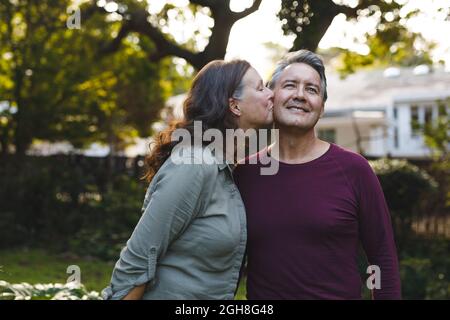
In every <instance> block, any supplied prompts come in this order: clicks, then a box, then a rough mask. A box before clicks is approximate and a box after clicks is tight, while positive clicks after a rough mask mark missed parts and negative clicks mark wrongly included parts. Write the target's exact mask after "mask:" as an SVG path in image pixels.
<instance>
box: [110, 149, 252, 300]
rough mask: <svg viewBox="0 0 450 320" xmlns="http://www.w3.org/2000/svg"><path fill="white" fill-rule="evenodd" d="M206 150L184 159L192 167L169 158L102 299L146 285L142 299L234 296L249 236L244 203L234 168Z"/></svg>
mask: <svg viewBox="0 0 450 320" xmlns="http://www.w3.org/2000/svg"><path fill="white" fill-rule="evenodd" d="M201 150H203V151H204V152H203V158H202V159H199V158H198V153H197V155H196V154H195V153H194V152H191V153H190V154H189V155H188V156H185V158H184V160H186V159H188V160H191V164H186V163H183V164H177V162H175V161H173V159H172V158H169V159H168V160H166V162H165V163H164V164H163V165H162V167H161V168H160V170H158V172H157V174H156V175H155V176H154V178H153V180H152V182H151V183H150V185H149V187H148V189H147V193H146V196H145V199H144V204H143V208H142V210H143V214H142V216H141V219H140V220H139V222H138V224H137V226H136V228H135V229H134V231H133V234H132V235H131V237H130V239H129V240H128V242H127V245H126V247H124V248H123V250H122V251H121V253H120V258H119V260H118V261H117V263H116V265H115V267H114V270H113V273H112V277H111V283H110V285H109V286H108V287H107V288H105V289H104V290H103V292H102V296H103V298H104V299H122V298H123V297H124V296H126V295H127V294H128V292H129V291H130V290H131V289H132V288H133V287H135V286H139V285H142V284H144V283H147V286H146V291H145V294H144V296H143V299H233V298H234V294H235V291H236V287H237V283H238V280H239V272H240V268H241V264H242V261H243V257H244V253H245V246H246V241H247V231H246V217H245V209H244V204H243V202H242V199H241V196H240V194H239V191H238V189H237V187H236V185H235V184H234V181H233V177H232V172H231V168H230V167H229V165H227V164H226V163H217V161H215V160H216V158H214V157H213V155H212V153H211V152H210V151H209V149H208V148H203V149H201ZM208 151H209V152H208ZM186 157H188V158H186ZM205 159H206V160H208V161H207V163H213V162H216V163H213V164H206V163H205ZM192 162H193V164H192ZM195 163H197V164H195Z"/></svg>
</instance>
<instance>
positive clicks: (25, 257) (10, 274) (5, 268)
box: [0, 249, 114, 292]
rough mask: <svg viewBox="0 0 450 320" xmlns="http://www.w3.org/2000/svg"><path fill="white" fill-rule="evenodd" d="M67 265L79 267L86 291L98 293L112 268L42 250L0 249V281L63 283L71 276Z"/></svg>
mask: <svg viewBox="0 0 450 320" xmlns="http://www.w3.org/2000/svg"><path fill="white" fill-rule="evenodd" d="M70 265H78V266H79V267H80V270H81V282H82V283H83V284H84V286H85V287H86V289H87V290H88V291H92V290H94V291H98V292H100V291H101V290H102V289H103V288H105V287H106V286H107V284H108V283H109V280H110V278H111V272H112V269H113V267H114V263H112V262H103V261H99V260H93V259H82V258H79V257H76V256H69V255H55V254H50V253H47V252H45V251H43V250H36V249H32V250H24V249H18V250H2V251H0V280H4V281H7V282H9V283H21V282H28V283H30V284H37V283H55V282H57V283H66V282H67V278H68V277H69V276H70V275H71V274H68V273H66V271H67V267H68V266H70Z"/></svg>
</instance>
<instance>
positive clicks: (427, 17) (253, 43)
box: [226, 0, 450, 78]
mask: <svg viewBox="0 0 450 320" xmlns="http://www.w3.org/2000/svg"><path fill="white" fill-rule="evenodd" d="M341 1H343V2H344V3H345V2H347V3H351V2H355V1H353V0H348V1H346V0H341ZM403 2H405V3H406V6H405V8H404V10H405V11H410V10H411V9H416V8H417V9H420V10H421V11H422V12H423V13H422V14H420V15H419V16H418V17H417V18H414V19H411V20H410V21H409V23H408V24H407V25H408V27H409V28H410V29H411V30H412V31H414V32H419V33H422V34H423V35H424V37H425V38H426V39H428V40H432V41H436V42H437V43H438V47H437V48H436V50H435V51H434V53H433V58H434V59H435V60H436V61H437V60H441V59H442V60H444V61H446V66H447V68H448V67H450V21H449V20H447V21H443V20H444V18H443V17H445V16H444V14H445V13H442V14H441V15H439V14H436V11H437V10H436V8H438V7H439V6H445V5H446V6H447V7H448V8H450V0H404V1H403ZM251 3H252V0H231V9H232V10H233V11H242V10H243V9H244V8H245V7H248V6H250V5H251ZM280 6H281V0H263V1H262V3H261V6H260V9H259V10H258V11H256V12H255V13H253V14H252V15H250V16H248V17H246V18H244V19H242V20H239V21H238V22H236V23H235V25H234V26H233V29H232V30H231V34H230V41H229V44H228V50H227V55H226V58H227V59H229V58H242V59H247V60H248V61H250V62H251V63H252V65H253V66H254V67H255V68H256V69H257V70H258V71H259V72H260V74H261V75H262V76H263V78H267V76H268V75H269V74H270V73H271V71H272V68H273V66H272V65H271V64H272V63H271V61H270V53H269V52H268V50H267V49H266V48H265V46H264V45H263V44H264V43H265V42H275V43H278V44H280V45H281V46H283V47H285V48H286V49H288V48H290V47H291V44H292V41H293V37H287V36H284V35H283V33H282V30H281V22H280V21H279V20H278V18H277V17H276V13H277V12H278V11H279V9H280ZM373 28H374V22H373V21H362V22H359V23H358V24H357V25H355V24H352V23H351V22H347V21H346V19H345V16H344V15H338V16H336V17H335V19H334V20H333V22H332V24H331V26H330V27H329V29H328V31H327V33H326V34H325V35H324V37H323V38H322V41H321V42H320V43H319V48H322V49H326V48H330V47H341V48H346V49H352V50H354V51H357V52H359V53H362V54H364V53H365V52H367V50H368V48H367V46H365V45H363V44H358V43H356V42H355V41H354V38H357V39H358V38H359V39H361V38H362V36H363V34H364V33H365V32H366V31H369V30H373Z"/></svg>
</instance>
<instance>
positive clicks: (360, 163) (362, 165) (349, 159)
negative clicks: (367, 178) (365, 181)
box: [331, 144, 370, 172]
mask: <svg viewBox="0 0 450 320" xmlns="http://www.w3.org/2000/svg"><path fill="white" fill-rule="evenodd" d="M331 147H332V148H333V152H332V159H333V160H334V161H335V162H336V163H337V164H338V165H339V166H340V167H342V168H343V169H346V170H350V171H353V172H354V171H355V170H364V171H365V170H367V169H368V168H370V165H369V162H368V161H367V159H366V158H364V157H363V156H362V155H361V154H359V153H357V152H354V151H352V150H349V149H347V148H344V147H341V146H339V145H337V144H332V146H331Z"/></svg>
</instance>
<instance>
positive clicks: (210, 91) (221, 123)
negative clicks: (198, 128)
mask: <svg viewBox="0 0 450 320" xmlns="http://www.w3.org/2000/svg"><path fill="white" fill-rule="evenodd" d="M250 67H251V66H250V64H249V63H248V62H247V61H245V60H233V61H229V62H225V61H223V60H215V61H211V62H210V63H208V64H207V65H206V66H205V67H203V68H202V69H201V70H200V71H199V73H198V74H197V75H196V77H195V78H194V80H193V82H192V86H191V89H190V90H189V92H188V94H187V98H186V100H185V101H184V104H183V111H184V118H183V120H180V121H177V122H175V123H172V124H170V126H169V127H168V128H167V129H165V130H164V131H162V132H160V133H159V134H158V135H157V136H156V138H155V141H153V142H152V143H154V144H155V145H154V146H153V148H152V150H151V152H150V154H149V155H148V156H147V157H146V158H145V165H146V168H147V171H146V173H145V175H144V177H143V178H144V179H146V180H147V181H148V182H150V181H151V180H152V179H153V177H154V176H155V174H156V173H157V172H158V170H159V168H161V166H162V165H163V163H164V162H165V161H166V160H167V159H168V158H169V157H170V154H171V152H172V149H173V148H174V147H175V146H176V145H177V144H178V143H179V142H180V141H172V133H173V132H174V131H175V130H176V129H186V130H188V131H189V132H190V133H191V135H192V136H193V133H194V121H201V123H202V127H203V131H205V130H208V129H212V128H215V129H218V130H220V131H221V132H222V134H223V135H224V136H225V130H226V129H236V128H237V121H236V118H235V117H234V115H233V113H232V112H231V111H230V110H229V99H230V98H231V97H234V98H239V95H240V94H241V92H242V78H243V77H244V75H245V73H246V72H247V70H248V69H249V68H250Z"/></svg>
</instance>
